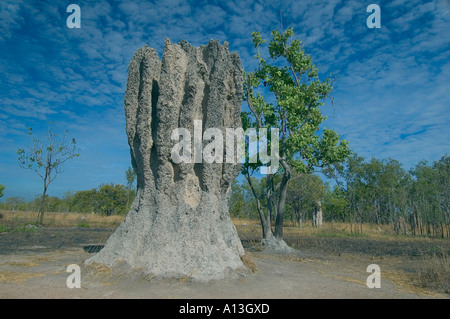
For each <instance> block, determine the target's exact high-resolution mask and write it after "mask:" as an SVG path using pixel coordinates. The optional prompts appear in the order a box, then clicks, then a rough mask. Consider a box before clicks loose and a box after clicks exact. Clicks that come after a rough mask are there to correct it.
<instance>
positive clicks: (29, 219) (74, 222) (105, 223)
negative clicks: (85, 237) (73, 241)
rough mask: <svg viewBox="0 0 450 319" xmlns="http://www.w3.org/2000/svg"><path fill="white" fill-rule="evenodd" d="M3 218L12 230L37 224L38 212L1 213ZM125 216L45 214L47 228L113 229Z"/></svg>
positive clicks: (2, 220)
mask: <svg viewBox="0 0 450 319" xmlns="http://www.w3.org/2000/svg"><path fill="white" fill-rule="evenodd" d="M0 213H1V214H2V215H3V218H2V219H1V220H0V222H1V224H2V225H5V226H6V227H11V228H13V229H14V228H17V227H22V226H23V225H26V224H34V223H35V222H36V218H37V213H36V212H11V211H0ZM123 219H124V216H120V215H112V216H102V215H97V214H81V213H54V212H48V213H45V214H44V223H43V224H44V226H45V227H94V228H95V227H99V228H113V227H117V226H119V224H120V223H121V222H122V220H123Z"/></svg>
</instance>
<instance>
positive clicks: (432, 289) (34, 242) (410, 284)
mask: <svg viewBox="0 0 450 319" xmlns="http://www.w3.org/2000/svg"><path fill="white" fill-rule="evenodd" d="M0 215H1V216H2V217H1V219H0V233H1V234H0V255H3V256H6V255H8V256H10V257H11V256H15V254H17V253H18V254H19V255H20V253H22V252H23V251H24V249H25V248H26V247H30V249H31V248H33V249H34V250H33V249H32V250H33V254H34V253H35V252H37V251H40V252H39V254H41V255H36V256H35V257H33V258H32V260H31V259H27V260H28V263H24V262H23V261H22V262H18V261H13V262H12V263H10V264H9V267H12V266H14V267H19V268H20V267H34V266H37V264H39V260H40V258H41V259H42V258H45V257H43V255H42V253H49V252H54V251H60V250H61V249H67V248H71V247H79V249H80V248H82V247H84V248H86V247H91V248H93V249H94V251H95V249H100V248H101V245H102V244H104V243H105V241H106V239H107V238H108V237H109V236H110V235H111V233H112V232H113V231H114V229H115V228H116V227H117V226H118V225H119V224H120V222H121V221H122V220H123V218H124V216H117V215H114V216H101V215H96V214H79V213H46V214H45V219H44V228H42V229H37V228H35V227H34V226H33V222H34V221H35V220H36V218H37V213H35V212H8V211H0ZM233 223H234V224H235V225H236V228H237V230H238V233H239V236H240V238H241V240H242V243H243V246H244V248H245V249H246V250H247V251H249V252H251V254H252V255H253V257H254V259H255V261H256V265H259V268H263V270H262V271H264V267H268V266H267V264H265V263H267V262H268V259H267V258H276V260H277V261H282V262H286V263H292V262H299V261H300V262H302V263H303V264H304V263H311V265H312V263H313V262H319V263H321V264H327V265H328V266H329V267H332V266H333V265H336V267H341V268H342V269H344V268H346V267H345V265H346V264H348V265H349V267H348V271H350V270H349V269H351V268H352V267H351V266H350V265H355V264H361V266H358V267H359V268H361V267H363V265H365V266H364V267H366V266H367V265H368V264H370V263H376V264H379V265H380V266H381V267H382V275H383V277H382V278H384V279H388V280H390V281H391V282H392V283H393V284H394V285H396V286H397V287H401V289H402V290H403V291H406V292H408V293H410V294H413V295H416V296H422V297H423V296H425V297H440V298H442V297H443V298H448V293H449V289H450V259H449V257H448V256H449V254H450V245H449V244H450V240H449V239H448V238H444V239H442V238H428V237H419V236H408V235H396V234H395V233H394V232H393V229H392V226H390V225H381V226H378V225H367V224H364V225H350V224H345V223H325V224H324V225H323V226H322V227H320V228H318V227H312V226H311V225H304V226H303V227H302V228H299V227H294V226H292V225H290V224H289V222H287V225H286V227H285V240H286V242H287V243H288V244H289V245H291V246H292V247H294V248H297V249H299V250H300V251H301V252H302V253H303V256H301V257H295V258H293V257H288V256H284V257H281V256H278V257H274V256H267V255H265V254H264V252H263V251H262V247H261V245H260V239H261V227H260V225H259V222H258V221H256V220H242V219H234V220H233ZM44 246H45V247H46V249H43V248H44ZM39 248H42V249H41V250H39ZM85 251H86V249H85ZM94 251H88V253H92V252H94ZM70 254H71V253H70ZM70 254H69V255H70ZM19 255H17V256H19ZM11 258H12V257H11ZM17 258H18V257H17ZM52 258H54V257H52ZM19 259H20V258H19ZM2 265H6V263H3V264H2V263H0V266H2ZM337 265H340V266H337ZM343 265H344V266H343ZM257 267H258V266H257ZM353 267H355V266H353ZM330 269H331V270H330ZM333 269H334V268H329V269H328V270H323V272H324V274H330V271H334V270H333ZM364 272H365V269H363V270H362V273H363V276H367V275H368V274H366V275H364ZM257 273H258V271H257ZM351 274H352V273H351V272H349V273H347V274H345V273H336V274H334V275H333V276H331V275H327V276H329V277H330V276H331V277H332V278H333V279H338V280H340V281H342V282H345V283H347V284H349V283H351V284H355V283H356V284H358V285H359V286H361V285H363V284H364V282H363V281H362V280H361V279H363V278H359V277H352V275H351ZM41 275H42V274H39V273H35V272H21V271H15V270H14V268H13V269H8V270H7V271H5V270H1V269H0V284H2V283H3V284H5V283H6V284H11V283H15V284H25V283H26V282H27V281H28V280H32V279H33V278H36V277H39V276H41ZM42 276H43V275H42ZM331 277H330V278H331ZM355 278H357V279H355ZM33 280H34V279H33ZM1 289H2V288H1V286H0V290H1ZM311 289H314V288H311ZM319 297H320V295H319ZM331 297H332V296H331Z"/></svg>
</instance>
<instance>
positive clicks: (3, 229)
mask: <svg viewBox="0 0 450 319" xmlns="http://www.w3.org/2000/svg"><path fill="white" fill-rule="evenodd" d="M11 230H12V228H10V227H6V226H3V225H0V233H6V232H9V231H11Z"/></svg>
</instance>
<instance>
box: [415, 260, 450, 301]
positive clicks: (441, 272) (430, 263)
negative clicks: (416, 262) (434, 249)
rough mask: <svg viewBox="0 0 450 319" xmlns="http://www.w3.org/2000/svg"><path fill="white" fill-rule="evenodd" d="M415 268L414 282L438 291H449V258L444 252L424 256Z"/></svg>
mask: <svg viewBox="0 0 450 319" xmlns="http://www.w3.org/2000/svg"><path fill="white" fill-rule="evenodd" d="M425 258H426V259H424V261H423V263H422V265H421V267H420V268H417V269H416V272H417V276H416V277H415V278H416V284H417V285H418V286H420V287H423V288H429V289H432V290H437V291H440V292H446V293H450V258H449V256H448V254H447V253H446V252H441V253H433V255H431V256H429V257H425Z"/></svg>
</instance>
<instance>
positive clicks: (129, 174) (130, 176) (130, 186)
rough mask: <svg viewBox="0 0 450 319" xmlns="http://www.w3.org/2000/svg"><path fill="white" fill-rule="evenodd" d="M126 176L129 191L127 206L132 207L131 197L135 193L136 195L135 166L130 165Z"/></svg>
mask: <svg viewBox="0 0 450 319" xmlns="http://www.w3.org/2000/svg"><path fill="white" fill-rule="evenodd" d="M125 177H126V179H127V192H128V197H127V207H130V203H131V197H133V195H134V196H136V192H135V187H134V186H133V185H134V182H135V181H136V172H135V171H134V169H133V168H131V167H128V169H127V170H126V172H125ZM133 192H134V194H133Z"/></svg>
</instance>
